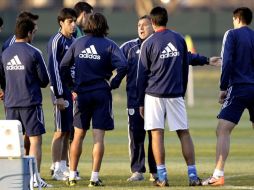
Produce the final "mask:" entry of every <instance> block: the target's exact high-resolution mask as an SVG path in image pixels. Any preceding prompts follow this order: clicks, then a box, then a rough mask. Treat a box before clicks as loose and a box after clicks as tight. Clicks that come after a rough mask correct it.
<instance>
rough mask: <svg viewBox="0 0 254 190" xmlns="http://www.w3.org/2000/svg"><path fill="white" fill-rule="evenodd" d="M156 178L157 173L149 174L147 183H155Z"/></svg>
mask: <svg viewBox="0 0 254 190" xmlns="http://www.w3.org/2000/svg"><path fill="white" fill-rule="evenodd" d="M157 178H158V177H157V173H150V178H149V181H152V182H154V181H156V179H157Z"/></svg>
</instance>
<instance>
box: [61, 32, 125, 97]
mask: <svg viewBox="0 0 254 190" xmlns="http://www.w3.org/2000/svg"><path fill="white" fill-rule="evenodd" d="M73 64H75V77H74V78H75V83H74V84H73V80H72V78H71V73H70V68H71V66H73ZM60 67H61V69H60V70H61V71H60V72H61V77H62V80H63V81H64V82H65V83H66V84H68V85H69V86H70V87H74V91H75V92H77V93H82V92H87V91H90V90H97V89H103V88H104V89H105V88H106V89H110V88H111V89H115V88H118V87H119V85H120V83H121V80H122V79H123V77H124V76H125V75H126V72H127V62H126V59H125V57H124V55H123V53H122V52H121V50H120V48H119V47H118V46H117V45H116V44H115V42H113V41H112V40H110V39H108V38H104V37H94V36H91V35H86V36H83V37H80V38H78V39H77V40H76V41H75V42H74V43H73V44H72V45H71V47H70V48H69V50H68V51H67V52H66V54H65V56H64V58H63V59H62V61H61V65H60ZM115 69H116V71H117V74H116V75H115V76H114V78H112V79H111V77H112V75H113V73H112V71H113V70H115ZM110 80H111V81H110ZM109 83H110V84H109Z"/></svg>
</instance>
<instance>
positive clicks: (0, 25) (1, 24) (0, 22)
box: [0, 17, 4, 27]
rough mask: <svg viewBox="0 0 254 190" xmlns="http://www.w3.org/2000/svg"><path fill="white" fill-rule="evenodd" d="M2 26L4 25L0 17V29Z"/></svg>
mask: <svg viewBox="0 0 254 190" xmlns="http://www.w3.org/2000/svg"><path fill="white" fill-rule="evenodd" d="M3 24H4V21H3V19H2V17H0V27H2V26H3Z"/></svg>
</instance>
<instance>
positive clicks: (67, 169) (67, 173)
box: [61, 167, 70, 178]
mask: <svg viewBox="0 0 254 190" xmlns="http://www.w3.org/2000/svg"><path fill="white" fill-rule="evenodd" d="M61 171H62V172H63V175H64V176H65V177H66V178H69V176H70V170H69V168H68V167H65V168H61Z"/></svg>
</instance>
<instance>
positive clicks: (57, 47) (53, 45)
mask: <svg viewBox="0 0 254 190" xmlns="http://www.w3.org/2000/svg"><path fill="white" fill-rule="evenodd" d="M60 39H61V35H60V34H57V35H56V36H55V37H54V38H53V39H52V40H51V41H50V42H49V44H48V59H49V62H48V69H49V74H50V82H51V86H53V90H54V95H55V96H56V97H57V98H59V97H62V96H63V86H62V81H61V78H60V74H59V65H60V62H61V59H62V57H63V55H62V54H63V48H64V47H63V44H62V43H61V40H60Z"/></svg>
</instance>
